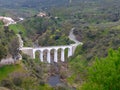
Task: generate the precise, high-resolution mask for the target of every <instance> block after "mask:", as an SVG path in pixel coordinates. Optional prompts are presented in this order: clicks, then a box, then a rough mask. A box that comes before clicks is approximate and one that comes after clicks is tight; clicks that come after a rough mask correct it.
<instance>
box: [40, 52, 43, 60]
mask: <svg viewBox="0 0 120 90" xmlns="http://www.w3.org/2000/svg"><path fill="white" fill-rule="evenodd" d="M40 60H41V62H43V51H40Z"/></svg>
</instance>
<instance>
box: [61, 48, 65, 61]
mask: <svg viewBox="0 0 120 90" xmlns="http://www.w3.org/2000/svg"><path fill="white" fill-rule="evenodd" d="M61 61H63V62H64V61H65V54H64V49H62V50H61Z"/></svg>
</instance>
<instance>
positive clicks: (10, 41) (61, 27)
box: [0, 0, 120, 90]
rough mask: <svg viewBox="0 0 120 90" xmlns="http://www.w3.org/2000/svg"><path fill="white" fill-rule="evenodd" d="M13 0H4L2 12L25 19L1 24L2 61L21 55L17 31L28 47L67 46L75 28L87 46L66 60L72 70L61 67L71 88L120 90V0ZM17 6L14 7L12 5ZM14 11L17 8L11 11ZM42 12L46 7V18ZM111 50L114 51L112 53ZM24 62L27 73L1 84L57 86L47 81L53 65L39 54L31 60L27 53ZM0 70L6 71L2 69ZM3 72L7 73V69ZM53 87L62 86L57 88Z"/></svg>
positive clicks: (34, 87) (16, 88)
mask: <svg viewBox="0 0 120 90" xmlns="http://www.w3.org/2000/svg"><path fill="white" fill-rule="evenodd" d="M6 1H7V3H6ZM13 1H14V0H11V1H8V0H3V1H1V3H2V4H3V7H6V9H5V8H4V9H3V7H2V6H1V5H0V7H2V8H1V10H0V12H2V13H1V15H3V16H4V15H5V16H11V15H12V17H14V18H15V16H23V17H27V18H26V19H25V20H24V21H22V22H19V23H17V24H16V25H10V26H9V27H3V22H0V59H2V58H4V57H6V56H7V55H9V54H11V55H12V57H14V58H15V56H16V55H17V54H18V50H17V48H18V46H19V45H18V42H17V41H18V40H17V37H16V33H19V34H20V35H21V36H22V39H23V41H24V44H25V46H33V45H34V44H35V45H40V46H50V45H51V46H52V45H68V44H71V43H73V42H72V41H70V40H69V38H68V34H69V31H70V30H71V28H73V27H74V28H75V30H74V34H75V35H76V38H77V40H79V41H82V42H83V43H84V44H83V46H78V47H77V49H76V51H75V54H74V56H72V57H71V58H67V60H68V62H67V63H66V64H67V69H68V70H66V71H64V70H63V69H62V70H60V72H59V73H60V77H61V78H62V79H65V80H64V81H65V83H67V84H68V85H69V87H75V88H76V89H78V90H119V88H120V87H119V84H120V82H119V81H120V80H119V77H120V75H119V70H120V68H119V67H120V66H119V63H120V62H119V60H120V50H117V49H118V48H119V47H120V46H119V45H120V9H119V8H120V1H119V0H72V3H69V2H68V1H67V0H66V1H65V0H60V1H58V0H39V1H38V0H34V1H31V0H21V1H17V2H16V4H12V6H11V3H12V2H13ZM26 2H27V3H26ZM9 5H10V6H9ZM8 7H10V8H9V9H8ZM15 7H16V9H13V8H15ZM17 10H18V11H17ZM6 11H9V12H6ZM15 11H17V12H16V13H13V12H15ZM20 11H22V12H20ZM39 11H45V12H46V13H47V16H46V17H39V16H37V15H35V14H36V13H37V12H39ZM13 46H14V48H13ZM110 48H112V49H113V50H110V51H109V53H108V50H109V49H110ZM65 55H67V49H66V50H65ZM36 56H37V57H38V56H39V54H37V55H36ZM96 57H97V58H98V59H96ZM22 64H23V66H24V67H25V68H26V69H27V71H26V72H25V74H23V73H22V72H21V74H20V76H19V77H17V79H16V76H17V75H18V73H19V72H17V74H16V75H15V77H13V78H5V80H2V81H1V86H4V87H8V88H10V89H12V90H20V89H24V90H29V89H32V90H40V89H42V90H46V89H47V90H49V89H50V90H53V88H52V87H50V86H49V85H47V84H46V80H47V78H46V77H48V76H49V75H48V73H49V72H50V67H48V65H47V64H46V63H41V62H39V59H38V58H37V59H35V60H32V59H30V58H28V57H27V56H24V55H23V62H22ZM60 65H61V64H60ZM64 66H65V65H63V67H64ZM3 68H5V67H3ZM11 68H12V66H11ZM0 69H1V71H2V67H0ZM65 69H66V68H65ZM5 70H6V69H5ZM13 71H14V70H13ZM2 72H3V71H2ZM10 72H12V70H11V69H10ZM5 73H7V74H8V73H9V72H8V71H7V70H6V72H5ZM0 74H1V72H0ZM7 74H6V75H7ZM12 74H13V72H12ZM28 74H29V75H28ZM25 76H27V78H26V77H25ZM2 77H3V76H1V79H2ZM3 78H4V77H3ZM6 79H7V80H6ZM6 82H8V83H7V84H6ZM11 83H12V84H11ZM31 84H32V85H31ZM66 88H67V86H66ZM54 89H55V90H61V88H59V87H55V88H54ZM62 89H63V88H62ZM64 89H65V88H64Z"/></svg>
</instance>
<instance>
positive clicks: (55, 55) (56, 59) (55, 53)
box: [54, 49, 58, 62]
mask: <svg viewBox="0 0 120 90" xmlns="http://www.w3.org/2000/svg"><path fill="white" fill-rule="evenodd" d="M54 62H58V52H57V50H56V49H55V50H54Z"/></svg>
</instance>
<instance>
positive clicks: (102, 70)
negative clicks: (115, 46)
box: [82, 49, 120, 90]
mask: <svg viewBox="0 0 120 90" xmlns="http://www.w3.org/2000/svg"><path fill="white" fill-rule="evenodd" d="M119 73H120V49H119V50H116V51H113V50H110V51H109V54H108V56H107V57H106V58H101V59H100V60H98V59H97V60H96V61H95V62H94V63H93V65H92V66H91V67H89V68H88V78H87V80H86V82H85V84H84V85H83V87H82V89H83V90H88V89H89V90H119V89H120V74H119Z"/></svg>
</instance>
